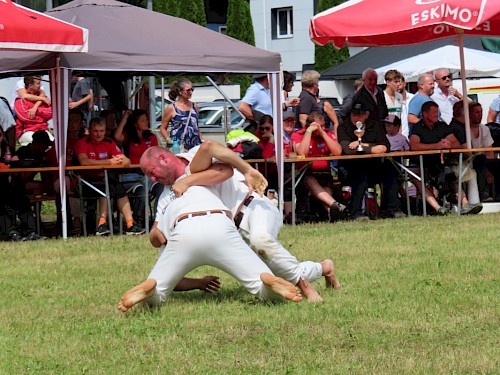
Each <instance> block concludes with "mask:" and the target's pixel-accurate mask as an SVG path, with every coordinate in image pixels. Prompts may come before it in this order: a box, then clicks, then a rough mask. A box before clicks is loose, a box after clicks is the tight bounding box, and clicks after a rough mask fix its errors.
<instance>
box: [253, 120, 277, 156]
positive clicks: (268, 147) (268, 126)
mask: <svg viewBox="0 0 500 375" xmlns="http://www.w3.org/2000/svg"><path fill="white" fill-rule="evenodd" d="M273 126H274V125H273V118H272V117H271V116H269V115H264V116H262V117H261V119H260V121H259V126H258V127H257V131H256V132H255V136H256V137H257V138H259V145H260V146H261V147H262V157H263V158H264V159H269V158H272V157H274V156H275V155H276V153H275V145H274V128H273Z"/></svg>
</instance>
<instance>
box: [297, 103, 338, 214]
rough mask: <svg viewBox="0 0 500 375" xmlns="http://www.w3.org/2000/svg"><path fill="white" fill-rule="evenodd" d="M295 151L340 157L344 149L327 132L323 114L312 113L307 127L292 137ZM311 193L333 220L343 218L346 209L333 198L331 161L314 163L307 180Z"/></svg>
mask: <svg viewBox="0 0 500 375" xmlns="http://www.w3.org/2000/svg"><path fill="white" fill-rule="evenodd" d="M292 142H293V144H294V149H295V152H296V153H297V154H298V155H303V156H306V157H317V156H330V155H333V156H335V155H340V153H341V152H342V148H341V147H340V144H339V143H338V142H337V137H335V135H334V134H333V132H332V131H331V130H330V129H325V120H324V118H323V115H322V114H321V113H320V112H311V114H310V115H309V116H308V117H307V120H306V123H305V127H304V128H302V129H300V130H298V131H296V132H295V133H293V134H292ZM304 183H305V185H306V187H307V189H308V190H309V191H310V193H311V194H312V195H313V196H314V198H316V199H317V200H319V201H320V202H321V203H322V204H323V206H324V207H325V209H326V210H327V211H328V213H329V217H330V221H331V222H335V221H338V220H339V219H340V218H341V215H342V213H343V211H344V210H345V206H344V205H343V204H341V203H338V202H336V201H335V199H334V198H333V196H332V189H331V184H332V175H331V171H330V162H329V161H328V160H316V161H313V162H312V163H311V165H310V167H309V170H308V172H307V174H306V176H305V177H304Z"/></svg>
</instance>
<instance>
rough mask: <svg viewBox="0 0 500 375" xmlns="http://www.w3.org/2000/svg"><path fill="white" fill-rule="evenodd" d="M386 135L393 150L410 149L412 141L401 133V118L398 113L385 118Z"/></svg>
mask: <svg viewBox="0 0 500 375" xmlns="http://www.w3.org/2000/svg"><path fill="white" fill-rule="evenodd" d="M384 123H385V131H386V132H387V134H386V137H387V139H388V140H389V143H390V145H391V151H408V150H409V149H410V143H409V142H408V139H407V138H406V137H405V136H404V135H403V134H402V133H401V119H400V118H399V117H398V116H396V115H388V116H387V117H386V118H385V120H384Z"/></svg>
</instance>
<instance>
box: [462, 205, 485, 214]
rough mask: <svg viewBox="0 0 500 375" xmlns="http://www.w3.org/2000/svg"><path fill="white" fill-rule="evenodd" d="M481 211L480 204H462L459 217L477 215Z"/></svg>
mask: <svg viewBox="0 0 500 375" xmlns="http://www.w3.org/2000/svg"><path fill="white" fill-rule="evenodd" d="M482 209H483V205H482V204H481V203H476V204H471V203H467V204H464V205H463V207H462V209H461V210H460V215H477V214H478V213H480V212H481V210H482Z"/></svg>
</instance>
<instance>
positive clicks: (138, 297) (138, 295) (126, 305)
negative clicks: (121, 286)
mask: <svg viewBox="0 0 500 375" xmlns="http://www.w3.org/2000/svg"><path fill="white" fill-rule="evenodd" d="M155 288H156V280H154V279H147V280H146V281H144V282H143V283H141V284H139V285H137V286H135V287H133V288H132V289H129V290H127V291H126V292H125V294H124V295H123V297H122V299H121V300H120V302H118V310H120V311H122V312H126V311H127V310H128V309H130V308H131V307H132V306H134V305H136V304H138V303H139V302H142V301H144V300H145V299H146V298H148V297H149V296H151V295H152V294H153V292H154V290H155Z"/></svg>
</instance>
